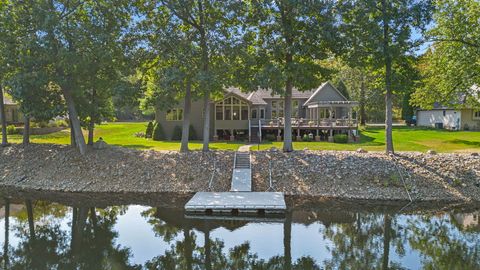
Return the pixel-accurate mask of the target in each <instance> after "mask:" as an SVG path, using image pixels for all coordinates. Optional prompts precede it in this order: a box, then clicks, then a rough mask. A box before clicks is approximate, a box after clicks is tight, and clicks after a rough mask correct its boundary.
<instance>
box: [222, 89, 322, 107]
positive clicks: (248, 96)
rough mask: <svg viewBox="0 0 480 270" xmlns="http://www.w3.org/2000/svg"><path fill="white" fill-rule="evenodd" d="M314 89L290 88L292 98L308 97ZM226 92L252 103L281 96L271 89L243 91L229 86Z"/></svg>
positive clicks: (259, 102)
mask: <svg viewBox="0 0 480 270" xmlns="http://www.w3.org/2000/svg"><path fill="white" fill-rule="evenodd" d="M314 91H315V89H312V90H307V91H303V92H302V91H299V90H298V89H296V88H293V89H292V98H293V99H308V98H310V97H311V96H312V94H313V93H314ZM225 92H226V94H227V95H228V94H233V95H235V96H238V97H241V98H243V99H245V100H247V101H249V102H250V103H251V104H252V105H267V102H266V101H265V100H266V99H280V98H283V97H282V96H281V95H279V94H273V93H272V91H271V90H268V89H258V90H257V91H254V92H249V93H244V92H242V91H241V90H240V89H239V88H236V87H229V88H227V89H225Z"/></svg>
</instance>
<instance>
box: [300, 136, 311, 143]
mask: <svg viewBox="0 0 480 270" xmlns="http://www.w3.org/2000/svg"><path fill="white" fill-rule="evenodd" d="M302 141H304V142H310V141H312V139H311V138H310V136H308V134H303V138H302Z"/></svg>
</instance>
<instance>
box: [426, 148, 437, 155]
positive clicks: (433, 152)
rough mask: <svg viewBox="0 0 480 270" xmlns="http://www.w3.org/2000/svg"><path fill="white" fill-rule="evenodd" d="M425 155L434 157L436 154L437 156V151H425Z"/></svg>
mask: <svg viewBox="0 0 480 270" xmlns="http://www.w3.org/2000/svg"><path fill="white" fill-rule="evenodd" d="M427 154H429V155H436V154H437V151H435V150H432V149H430V150H428V151H427Z"/></svg>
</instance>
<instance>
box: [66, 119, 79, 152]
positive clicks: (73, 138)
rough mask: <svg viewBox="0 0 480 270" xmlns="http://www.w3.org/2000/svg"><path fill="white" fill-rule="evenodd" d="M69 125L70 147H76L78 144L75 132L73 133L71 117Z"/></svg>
mask: <svg viewBox="0 0 480 270" xmlns="http://www.w3.org/2000/svg"><path fill="white" fill-rule="evenodd" d="M68 125H69V127H70V146H72V147H76V145H77V143H76V142H75V132H74V131H73V125H72V120H71V117H69V118H68Z"/></svg>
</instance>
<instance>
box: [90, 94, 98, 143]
mask: <svg viewBox="0 0 480 270" xmlns="http://www.w3.org/2000/svg"><path fill="white" fill-rule="evenodd" d="M96 97H97V92H96V91H95V88H94V89H92V100H91V103H90V106H91V108H92V111H91V112H90V122H89V123H88V145H90V146H91V145H93V130H94V129H95V120H96V119H97V113H96V109H97V104H96Z"/></svg>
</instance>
